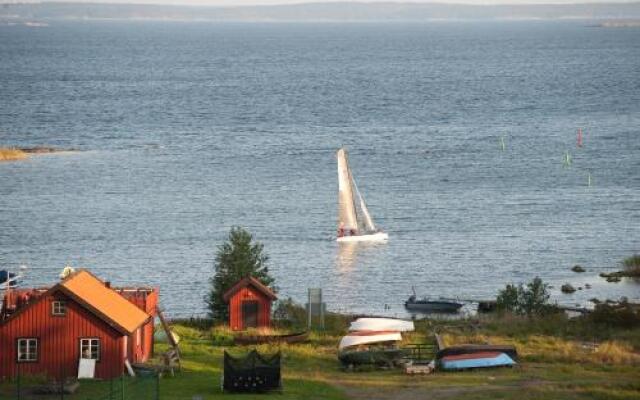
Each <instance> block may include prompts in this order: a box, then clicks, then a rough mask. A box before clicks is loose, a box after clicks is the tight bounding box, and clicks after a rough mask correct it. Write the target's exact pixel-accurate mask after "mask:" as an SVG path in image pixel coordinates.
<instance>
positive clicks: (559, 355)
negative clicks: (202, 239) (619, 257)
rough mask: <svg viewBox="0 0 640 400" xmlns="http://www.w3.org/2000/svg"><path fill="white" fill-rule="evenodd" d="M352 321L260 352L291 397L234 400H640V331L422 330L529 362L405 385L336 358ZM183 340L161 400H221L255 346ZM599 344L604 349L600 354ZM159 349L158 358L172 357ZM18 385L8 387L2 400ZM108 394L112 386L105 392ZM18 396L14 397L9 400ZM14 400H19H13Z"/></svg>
mask: <svg viewBox="0 0 640 400" xmlns="http://www.w3.org/2000/svg"><path fill="white" fill-rule="evenodd" d="M346 326H347V323H346V320H345V319H343V320H342V322H341V325H340V324H339V323H338V322H335V323H334V325H332V327H331V329H330V330H329V331H325V332H312V334H311V335H310V341H309V342H308V343H304V344H296V345H286V344H283V345H260V346H257V349H258V350H259V351H261V352H267V353H273V352H275V351H278V350H280V351H282V355H283V378H284V382H283V385H284V389H283V391H282V393H277V394H272V395H269V394H266V395H265V394H257V395H234V396H227V395H225V397H233V398H239V399H264V398H268V397H273V398H276V399H328V400H334V399H336V400H338V399H363V400H364V399H367V400H375V399H400V400H402V399H421V398H429V399H436V400H437V399H463V400H465V399H467V400H468V399H479V400H485V399H512V398H516V397H517V398H518V399H519V400H529V399H614V400H616V399H619V400H627V399H628V400H631V399H638V398H640V381H639V380H638V379H637V378H638V370H639V368H640V354H639V352H638V350H639V349H638V347H636V346H635V345H634V343H640V327H634V328H627V329H620V328H615V327H611V326H608V327H603V326H601V325H598V324H595V323H594V322H593V321H591V320H589V319H580V320H568V319H567V318H565V317H563V316H562V315H554V316H548V317H545V318H526V317H516V316H511V315H503V316H493V317H489V318H482V319H473V320H464V321H420V322H419V323H417V331H416V332H414V333H412V334H410V335H408V337H407V338H406V339H405V342H407V343H411V342H414V343H415V342H425V341H431V340H432V333H433V332H434V331H438V332H441V333H442V336H443V338H444V340H445V342H446V343H447V344H448V345H451V344H456V343H484V342H491V343H510V344H514V345H515V346H516V347H517V348H518V351H519V353H520V355H521V359H520V363H519V364H518V366H517V367H515V368H502V369H486V370H472V371H464V372H437V373H434V374H432V375H427V376H413V377H410V376H405V375H404V374H402V373H401V371H400V370H373V371H362V372H345V371H343V370H342V369H341V368H340V365H339V363H338V361H337V358H336V353H337V343H338V341H339V339H340V337H341V336H342V335H343V334H344V333H345V332H346ZM175 330H176V331H177V333H178V334H179V335H180V336H181V338H182V342H181V343H180V346H181V350H182V355H183V370H182V371H181V372H179V373H177V374H176V376H175V377H170V376H165V377H163V378H162V379H161V380H160V389H161V399H163V400H165V399H166V400H173V399H176V400H181V399H184V400H191V399H192V398H193V396H196V395H199V396H202V398H203V399H217V398H220V396H221V393H222V392H221V389H220V380H221V374H222V357H223V350H224V349H227V350H228V351H230V352H232V353H233V354H241V353H245V352H247V351H249V350H250V349H251V348H253V347H252V346H247V347H244V346H232V345H229V344H227V345H224V346H223V345H215V344H214V343H217V342H218V341H216V342H214V339H215V338H216V337H223V336H226V335H231V332H229V331H228V330H227V329H226V328H224V327H217V328H212V329H202V330H201V329H196V328H193V327H186V326H176V327H175ZM594 343H595V344H596V345H597V347H595V350H594ZM166 346H167V345H166V344H157V345H156V353H157V354H160V353H161V352H162V351H164V350H166ZM106 384H107V383H104V382H102V383H101V382H94V383H83V384H82V386H81V388H80V391H79V394H78V396H76V397H71V398H70V399H73V400H84V398H86V397H83V396H87V393H89V392H92V391H98V390H100V385H106ZM10 388H11V385H10V384H3V385H0V397H1V394H2V393H3V392H2V390H4V391H5V392H4V393H9V391H10ZM103 388H104V386H103ZM7 390H9V391H7ZM8 398H10V397H8Z"/></svg>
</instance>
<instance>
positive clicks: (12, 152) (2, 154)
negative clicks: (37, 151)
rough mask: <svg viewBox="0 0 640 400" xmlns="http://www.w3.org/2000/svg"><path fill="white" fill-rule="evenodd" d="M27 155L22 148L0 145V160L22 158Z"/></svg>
mask: <svg viewBox="0 0 640 400" xmlns="http://www.w3.org/2000/svg"><path fill="white" fill-rule="evenodd" d="M27 156H28V155H27V153H25V152H24V151H22V150H18V149H11V148H6V147H0V161H13V160H22V159H25V158H27Z"/></svg>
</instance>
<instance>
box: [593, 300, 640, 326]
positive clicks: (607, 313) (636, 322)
mask: <svg viewBox="0 0 640 400" xmlns="http://www.w3.org/2000/svg"><path fill="white" fill-rule="evenodd" d="M588 318H589V319H590V320H591V321H592V322H593V323H594V324H599V325H605V326H608V327H618V328H626V329H630V328H635V327H640V310H639V309H637V308H634V307H633V306H632V305H631V304H629V302H628V301H627V299H622V301H620V302H619V303H610V302H605V303H600V304H596V307H595V309H594V310H593V312H592V313H591V314H590V315H589V316H588Z"/></svg>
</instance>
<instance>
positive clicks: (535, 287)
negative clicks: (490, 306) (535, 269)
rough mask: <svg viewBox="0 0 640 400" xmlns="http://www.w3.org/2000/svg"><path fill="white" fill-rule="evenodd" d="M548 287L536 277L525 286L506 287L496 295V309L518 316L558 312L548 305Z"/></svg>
mask: <svg viewBox="0 0 640 400" xmlns="http://www.w3.org/2000/svg"><path fill="white" fill-rule="evenodd" d="M549 297H550V295H549V285H547V284H546V283H544V282H542V279H540V278H538V277H536V278H535V279H533V280H532V281H531V282H529V283H528V284H527V286H526V287H525V286H523V285H522V284H520V285H518V286H515V285H511V284H509V285H507V286H506V287H505V288H504V289H503V290H501V291H500V293H499V294H498V298H497V299H496V307H497V308H498V310H501V311H510V312H513V313H516V314H520V315H529V316H531V315H546V314H552V313H554V312H557V311H558V308H557V307H555V306H553V305H550V304H548V301H549Z"/></svg>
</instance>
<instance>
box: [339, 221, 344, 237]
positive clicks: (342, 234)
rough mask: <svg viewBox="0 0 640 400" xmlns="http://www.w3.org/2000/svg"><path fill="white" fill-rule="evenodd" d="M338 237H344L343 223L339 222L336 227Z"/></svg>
mask: <svg viewBox="0 0 640 400" xmlns="http://www.w3.org/2000/svg"><path fill="white" fill-rule="evenodd" d="M338 237H344V222H340V226H339V227H338Z"/></svg>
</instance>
